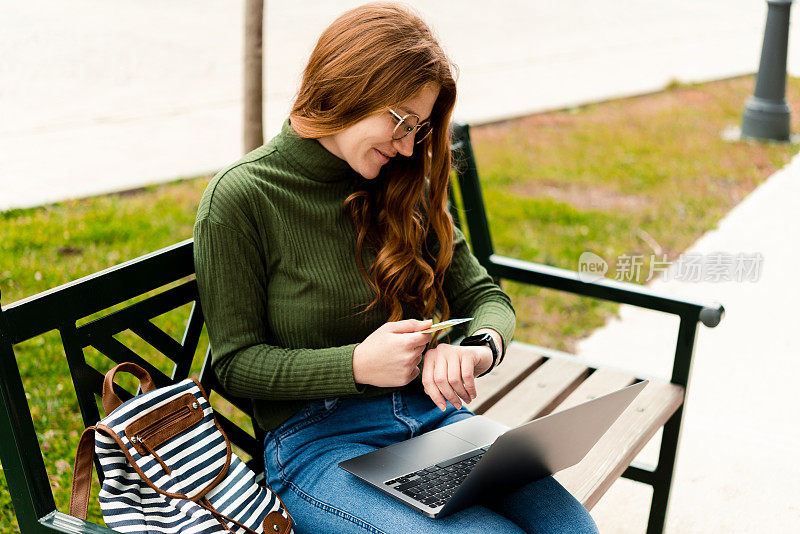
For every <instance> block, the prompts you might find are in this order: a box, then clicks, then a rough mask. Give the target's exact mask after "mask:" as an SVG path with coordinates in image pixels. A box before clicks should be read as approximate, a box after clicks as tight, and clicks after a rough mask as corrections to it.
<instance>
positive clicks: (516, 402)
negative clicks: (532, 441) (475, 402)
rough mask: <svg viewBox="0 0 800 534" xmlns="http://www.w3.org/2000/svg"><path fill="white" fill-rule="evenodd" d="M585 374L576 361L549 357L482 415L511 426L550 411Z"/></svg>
mask: <svg viewBox="0 0 800 534" xmlns="http://www.w3.org/2000/svg"><path fill="white" fill-rule="evenodd" d="M588 375H589V368H588V367H587V366H585V365H583V364H582V363H580V362H577V361H576V362H572V361H569V360H566V359H560V358H558V359H555V358H551V359H549V360H547V361H546V362H544V363H543V364H542V365H541V366H539V367H538V368H537V369H536V370H535V371H534V372H533V373H531V374H530V375H529V376H528V377H526V378H525V379H524V380H522V382H520V383H519V385H517V387H515V388H514V389H512V390H511V391H509V392H508V393H506V394H505V396H503V398H501V399H500V400H498V401H497V402H496V403H495V405H494V406H492V407H491V408H489V409H488V410H486V412H484V414H483V415H485V416H486V417H488V418H490V419H493V420H495V421H498V422H500V423H503V424H504V425H508V426H510V427H515V426H518V425H521V424H522V423H525V422H527V421H530V420H531V419H535V418H537V417H540V416H542V415H545V414H547V413H550V411H552V409H553V408H554V407H556V406H557V405H558V404H559V403H561V401H562V400H564V399H565V398H566V397H567V396H568V395H569V394H570V393H572V391H573V390H574V389H575V388H576V387H577V386H578V385H579V384H580V383H581V382H582V381H583V379H584V378H586V377H587V376H588Z"/></svg>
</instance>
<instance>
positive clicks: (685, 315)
mask: <svg viewBox="0 0 800 534" xmlns="http://www.w3.org/2000/svg"><path fill="white" fill-rule="evenodd" d="M453 147H454V156H455V159H456V161H457V162H458V164H459V169H458V172H457V185H458V187H459V190H460V196H461V198H462V201H463V202H462V204H463V206H462V210H461V211H462V212H463V213H464V215H465V217H464V218H465V221H463V222H461V221H459V224H466V229H467V230H468V232H469V235H470V242H471V245H472V248H473V251H474V253H475V255H476V256H477V258H478V259H479V261H480V262H481V263H482V264H483V265H484V266H485V267H486V268H487V270H488V271H489V273H490V274H491V275H492V276H493V277H495V278H496V279H498V280H513V281H516V282H521V283H526V284H534V285H537V286H540V287H544V288H551V289H555V290H560V291H565V292H568V293H574V294H577V295H583V296H586V297H593V298H599V299H605V300H609V301H614V302H619V303H626V304H632V305H634V306H639V307H643V308H647V309H651V310H657V311H661V312H664V313H668V314H674V315H677V316H678V317H679V318H680V327H679V331H678V337H677V344H676V348H675V358H674V362H673V371H672V378H671V380H670V381H669V382H666V381H658V380H651V383H650V384H649V385H648V386H647V387H646V388H645V390H644V391H643V392H642V394H641V395H640V396H639V398H637V399H636V401H635V402H634V404H633V405H631V407H629V409H628V410H627V411H626V412H625V413H624V414H623V415H622V416H621V417H620V419H619V420H618V421H617V422H616V423H615V424H614V426H613V427H612V428H611V430H610V431H609V432H608V433H607V434H606V435H605V436H604V437H603V438H602V439H601V441H600V442H598V444H597V445H596V446H595V447H594V448H593V449H592V451H591V452H590V453H589V454H588V456H587V457H586V458H585V459H584V460H583V461H582V462H581V463H579V464H578V465H576V466H574V467H572V468H570V469H567V470H565V471H563V472H561V473H559V474H558V476H557V478H558V479H559V480H560V481H561V483H562V484H564V485H565V486H566V487H567V488H568V489H569V490H570V491H571V492H572V493H573V494H574V495H575V496H576V497H577V498H578V499H579V500H580V501H581V502H582V503H583V504H584V506H586V507H587V508H591V507H592V506H593V505H594V504H595V503H596V502H597V501H598V500H599V499H600V497H601V496H602V495H603V494H604V493H605V491H606V490H607V489H608V488H609V486H610V485H611V484H612V483H613V482H614V481H615V480H616V479H617V478H619V477H620V476H623V477H627V478H630V479H633V480H636V481H639V482H642V483H645V484H650V485H651V486H652V487H653V497H652V504H651V509H650V519H649V524H648V529H647V531H648V532H650V533H652V532H661V531H662V530H663V526H664V521H665V517H666V510H667V503H668V499H669V492H670V484H671V482H672V475H673V469H674V465H675V457H676V452H677V446H678V438H679V434H680V429H681V421H682V416H683V410H682V406H683V401H684V398H685V395H686V387H687V383H688V379H689V372H690V367H691V359H692V354H693V352H694V345H695V335H696V331H697V328H698V323H699V322H702V323H704V324H705V325H706V326H709V327H714V326H716V325H717V324H718V323H719V321H720V320H721V318H722V315H723V309H722V307H721V306H719V305H705V304H703V303H699V302H690V301H686V300H680V299H675V298H671V297H669V296H666V295H662V294H658V293H657V292H654V291H651V290H650V289H648V288H646V287H641V286H638V285H634V284H626V283H620V282H616V281H613V280H607V279H602V280H599V281H596V282H585V281H582V280H581V279H580V277H579V276H578V275H577V273H575V272H572V271H567V270H563V269H557V268H553V267H548V266H545V265H539V264H534V263H529V262H524V261H519V260H515V259H511V258H506V257H502V256H498V255H496V254H494V252H493V250H492V242H491V237H490V234H489V226H488V222H487V218H486V213H485V210H484V207H483V201H482V196H481V189H480V182H479V180H478V175H477V171H476V167H475V160H474V156H473V153H472V147H471V144H470V139H469V129H468V127H467V126H457V127H456V128H455V131H454V145H453ZM453 213H454V214H455V215H458V211H456V210H454V211H453ZM178 309H184V310H187V309H188V310H189V311H188V312H187V313H186V314H185V317H186V319H185V321H184V322H182V324H181V326H182V330H183V332H182V334H181V335H179V336H173V335H170V334H168V333H166V332H165V331H164V330H162V329H161V328H159V327H158V326H156V324H155V323H154V321H153V320H154V318H157V317H159V316H161V315H162V314H165V313H170V312H171V311H174V310H178ZM87 317H88V318H90V320H87V319H86V318H87ZM202 329H203V313H202V308H201V306H200V301H199V297H198V292H197V283H196V281H195V279H194V263H193V257H192V240H191V239H189V240H186V241H183V242H181V243H177V244H175V245H172V246H170V247H167V248H164V249H161V250H159V251H156V252H152V253H150V254H147V255H145V256H142V257H140V258H137V259H134V260H131V261H128V262H126V263H123V264H121V265H117V266H115V267H111V268H109V269H105V270H103V271H101V272H98V273H95V274H92V275H90V276H86V277H84V278H81V279H79V280H76V281H74V282H70V283H67V284H64V285H62V286H59V287H57V288H55V289H51V290H49V291H45V292H43V293H40V294H38V295H35V296H32V297H29V298H26V299H23V300H21V301H18V302H15V303H12V304H8V305H6V306H4V307H2V308H0V461H2V466H3V470H4V473H5V477H6V481H7V484H8V489H9V492H10V493H11V498H12V502H13V505H14V509H15V513H16V517H17V521H18V524H19V526H20V530H21V531H22V532H23V533H25V534H33V533H46V532H47V533H49V532H64V533H85V534H86V533H96V534H99V533H106V532H108V533H111V532H114V531H112V530H111V529H108V528H106V527H104V526H99V525H95V524H92V523H89V522H86V521H83V520H80V519H77V518H74V517H72V516H69V515H67V514H65V513H63V512H61V511H59V510H57V509H56V505H55V500H54V497H53V492H52V489H51V485H50V482H49V480H48V475H47V470H46V467H45V462H44V459H43V455H42V452H41V448H40V445H39V439H38V438H37V433H36V429H35V426H34V423H33V418H32V416H31V411H30V407H29V405H28V401H27V399H26V392H25V387H24V383H23V380H22V378H21V375H20V369H19V365H18V363H17V361H16V357H15V353H14V346H15V345H18V344H20V343H23V342H25V341H27V340H30V339H33V338H37V337H40V336H42V335H43V334H45V333H47V332H50V331H53V330H56V331H58V333H59V334H60V339H61V343H62V345H63V354H64V357H65V359H66V362H67V364H68V367H69V372H70V375H71V379H72V382H73V384H74V388H75V392H76V395H77V400H78V405H79V407H80V412H81V416H82V419H83V422H84V424H85V425H87V426H88V425H92V424H94V423H95V422H97V421H98V420H99V419H100V413H99V409H98V398H99V395H100V393H101V392H102V382H103V374H104V373H105V372H106V371H107V370H108V369H109V368H110V367H111V366H112V365H113V364H112V363H111V362H112V361H113V362H115V363H121V362H124V361H129V362H135V363H137V364H139V365H141V366H142V367H144V368H145V369H147V370H148V371H149V372H150V374H151V376H152V377H153V379H154V382H155V383H156V385H157V386H163V385H166V384H169V383H171V382H173V381H176V380H181V379H183V378H186V377H187V376H189V374H190V372H191V370H192V369H193V368H194V369H198V368H199V380H200V382H201V384H202V385H203V386H204V387H205V389H206V391H209V392H211V398H212V403H213V404H215V407H217V412H218V416H219V418H220V423H221V426H222V427H223V429H224V431H225V432H226V433H227V434H228V436H229V437H230V438H231V441H232V442H233V443H234V445H235V446H236V447H237V448H238V451H237V452H239V454H240V455H241V457H242V458H243V459H244V460H246V461H248V463H249V465H250V466H251V468H253V469H254V470H255V471H256V472H260V471H263V466H262V443H263V433H262V432H260V431H259V429H258V428H255V429H254V431H252V432H250V431H247V430H245V428H244V427H247V426H248V425H243V424H241V422H240V423H239V424H237V423H236V422H234V420H236V421H239V420H241V417H240V418H236V417H234V416H232V415H231V410H230V409H220V408H219V406H218V404H217V403H230V404H228V408H230V407H231V406H234V407H236V409H239V410H241V411H242V412H244V413H245V414H247V415H251V408H250V405H249V403H248V402H247V401H244V400H242V399H236V398H233V397H230V396H228V395H227V394H226V393H225V392H224V391H223V390H222V389H221V387H220V386H219V384H218V382H217V381H216V378H215V377H214V375H213V373H212V372H211V370H210V366H209V365H208V362H209V351H203V350H202V348H201V345H200V340H201V331H202ZM123 332H132V333H134V334H135V335H136V336H138V338H140V339H141V340H143V341H144V342H146V344H147V347H148V349H147V350H146V351H142V350H138V352H137V351H136V350H134V349H133V348H132V347H130V346H128V345H126V344H125V343H123V342H121V341H120V340H119V338H118V337H115V336H117V335H118V334H120V333H123ZM175 337H180V340H178V339H175ZM90 347H91V348H92V350H95V351H99V352H100V353H102V354H103V355H105V357H107V358H108V360H105V363H107V364H108V365H107V366H106V367H104V368H98V367H101V366H100V365H97V363H96V362H97V361H98V360H97V359H96V358H88V357H87V349H88V348H90ZM159 358H160V359H161V360H160V361H161V363H162V364H163V362H164V361H167V362H168V367H169V369H170V371H169V372H162V371H161V370H159V369H163V368H164V365H155V364H154V363H153V362H154V361H155V359H159ZM109 360H110V361H109ZM196 360H200V361H196ZM93 364H94V365H93ZM193 364H194V367H193ZM637 380H638V379H637V378H636V377H635V376H634V375H633V374H629V373H624V372H620V371H617V370H610V369H603V368H602V367H597V368H596V367H592V366H589V365H587V364H585V363H583V362H582V361H580V360H578V359H577V358H575V357H571V356H565V355H563V354H559V353H556V352H554V351H549V350H547V349H544V348H539V347H535V346H532V345H525V344H523V343H519V342H513V343H511V344H510V346H509V347H508V352H507V354H506V358H505V360H504V362H503V365H502V366H500V367H498V368H497V369H496V370H495V371H493V372H492V373H491V374H489V375H487V376H486V377H483V378H481V380H480V381H479V383H478V388H479V398H478V399H476V401H475V402H474V403H473V405H471V407H472V408H473V409H474V410H475V411H476V412H477V413H481V414H484V415H485V416H487V417H490V418H493V419H496V420H498V421H500V422H502V423H505V424H507V425H517V424H520V423H522V422H525V421H528V420H530V419H533V418H536V417H539V416H541V415H544V414H547V413H551V412H553V411H555V410H560V409H563V408H565V407H568V406H571V405H574V404H577V403H580V402H582V401H584V400H586V399H589V398H593V397H596V396H598V395H602V394H603V393H606V392H610V391H613V390H616V389H619V388H620V387H623V386H625V385H629V384H632V383H634V382H636V381H637ZM116 387H117V394H118V395H120V397H121V398H123V399H126V398H130V397H131V393H130V392H128V391H126V390H124V389H123V388H122V387H120V386H116ZM223 414H225V415H223ZM661 428H663V434H662V438H661V445H660V453H659V457H658V464H657V466H656V467H655V468H648V467H644V466H638V465H635V464H634V465H632V462H633V460H634V458H635V457H636V455H637V454H638V453H639V451H641V450H642V448H643V447H644V446H645V444H647V443H648V441H650V439H651V438H652V437H653V436H654V435H655V434H656V432H657V431H658V430H659V429H661ZM98 476H101V475H98Z"/></svg>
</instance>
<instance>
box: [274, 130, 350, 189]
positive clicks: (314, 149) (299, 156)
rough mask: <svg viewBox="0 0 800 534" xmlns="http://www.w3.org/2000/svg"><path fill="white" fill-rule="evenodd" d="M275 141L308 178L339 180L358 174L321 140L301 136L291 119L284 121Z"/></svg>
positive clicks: (327, 180) (280, 150)
mask: <svg viewBox="0 0 800 534" xmlns="http://www.w3.org/2000/svg"><path fill="white" fill-rule="evenodd" d="M274 143H275V148H276V149H277V150H278V152H280V153H281V154H282V155H283V156H285V157H286V158H288V159H289V160H291V162H292V164H293V165H295V166H296V167H298V168H300V169H302V170H303V171H304V175H305V176H306V177H307V178H309V179H311V180H314V181H316V182H339V181H341V180H344V179H346V178H351V179H352V178H353V177H354V176H355V175H356V172H355V171H354V170H353V169H352V167H350V165H349V164H348V163H347V162H346V161H345V160H343V159H339V158H338V157H336V156H334V155H333V154H331V153H330V152H328V150H327V149H326V148H325V147H323V146H322V145H321V144H320V142H319V141H317V140H316V139H306V138H304V137H300V136H299V135H298V134H297V132H295V131H294V128H292V125H291V123H290V122H289V119H286V122H284V123H283V127H282V128H281V133H280V134H278V136H277V137H275V139H274Z"/></svg>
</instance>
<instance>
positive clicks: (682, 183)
mask: <svg viewBox="0 0 800 534" xmlns="http://www.w3.org/2000/svg"><path fill="white" fill-rule="evenodd" d="M752 90H753V78H752V77H749V76H748V77H742V78H736V79H731V80H724V81H720V82H714V83H708V84H693V85H680V84H670V86H669V87H668V88H667V89H665V90H664V91H663V92H660V93H657V94H652V95H645V96H641V97H635V98H628V99H621V100H616V101H611V102H604V103H600V104H592V105H588V106H585V107H580V108H574V109H570V110H565V111H560V112H554V113H547V114H540V115H533V116H529V117H524V118H521V119H517V120H513V121H506V122H502V123H497V124H493V125H487V126H484V127H481V128H474V129H473V131H472V137H473V143H474V146H475V152H476V158H477V163H478V169H479V171H480V174H481V177H482V179H483V190H484V195H485V201H486V207H487V211H488V213H489V218H490V226H491V230H492V237H493V240H494V244H495V250H496V251H497V252H498V253H500V254H503V255H508V256H512V257H516V258H520V259H524V260H529V261H534V262H539V263H546V264H549V265H555V266H558V267H563V268H567V269H573V270H575V269H577V267H578V259H579V257H580V255H581V253H582V252H583V251H591V252H594V253H596V254H598V255H600V256H601V257H603V258H604V259H605V260H606V261H608V263H609V273H608V274H607V276H612V277H613V276H615V274H616V270H615V267H616V263H617V261H616V260H617V258H618V257H620V256H621V255H629V256H633V255H642V256H643V257H644V259H645V267H644V269H643V270H642V276H641V277H640V279H639V280H637V281H638V282H640V283H644V282H645V281H646V280H645V279H646V278H647V277H648V275H649V264H650V261H649V260H650V258H651V255H653V254H654V253H655V249H654V248H653V246H652V244H653V242H655V244H656V245H657V247H658V249H659V252H660V253H661V254H666V255H667V258H668V260H670V261H674V260H676V259H677V258H678V256H679V255H680V253H681V252H682V251H685V250H686V249H687V247H689V246H690V245H691V244H692V243H693V242H694V241H696V240H697V239H698V238H699V237H700V236H701V235H703V234H704V233H706V232H708V231H709V230H711V229H713V228H714V227H715V226H716V225H717V223H718V222H719V221H720V219H721V218H722V217H723V216H724V215H725V214H726V213H727V212H728V211H730V209H731V208H732V207H733V206H735V205H736V204H737V203H738V202H739V201H741V200H742V199H743V198H744V197H745V196H746V195H747V194H748V193H749V192H750V191H752V190H753V189H754V188H755V187H756V186H757V185H758V184H760V183H761V182H763V181H764V180H765V179H766V178H767V177H768V176H769V175H771V174H772V173H773V172H775V171H776V170H777V169H779V168H781V167H782V166H783V165H785V164H786V163H787V162H788V161H789V160H790V159H791V157H792V156H793V155H794V154H796V153H797V151H798V147H796V146H791V145H787V144H777V143H772V144H760V143H754V142H736V143H730V142H726V141H723V139H722V137H721V132H722V131H723V130H725V129H726V128H727V127H729V126H735V125H738V124H740V123H741V114H742V112H743V110H744V101H745V100H746V98H747V97H748V96H749V95H750V94H751V93H752ZM787 100H788V101H789V103H790V105H791V106H792V107H793V109H798V107H799V106H798V104H800V80H798V79H790V80H789V83H788V88H787ZM729 252H731V253H736V252H752V251H729ZM657 259H660V256H658V258H657ZM505 288H506V289H507V291H508V292H509V294H510V295H511V298H512V301H513V302H514V303H515V306H516V308H517V312H518V313H517V317H518V322H517V333H516V338H517V339H520V340H524V341H527V342H530V343H534V344H539V345H546V346H549V347H551V348H557V349H563V350H572V349H574V347H575V343H576V342H577V341H578V340H579V339H580V338H581V337H584V336H585V335H586V334H587V333H589V332H590V331H591V330H592V329H594V328H595V327H596V326H598V325H601V324H603V322H604V321H605V319H606V318H607V317H608V315H609V314H611V313H613V312H614V311H615V309H616V306H613V305H611V304H607V303H599V302H593V301H589V300H586V299H582V298H578V297H574V296H566V295H563V294H560V293H556V292H553V291H549V290H539V289H533V288H527V287H523V286H520V285H518V284H511V283H508V284H506V285H505Z"/></svg>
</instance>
